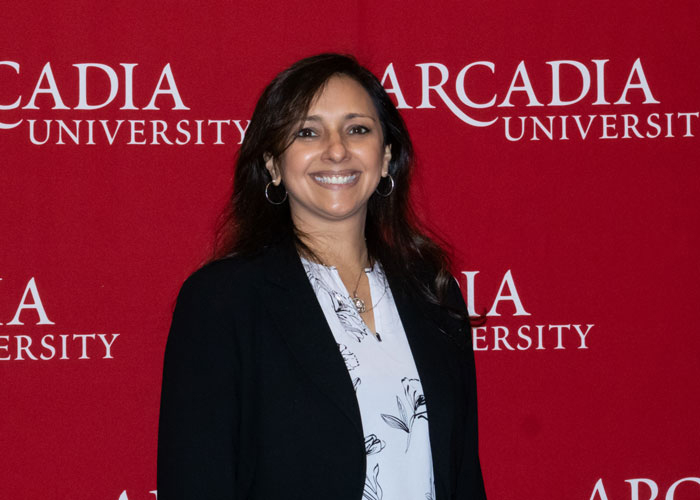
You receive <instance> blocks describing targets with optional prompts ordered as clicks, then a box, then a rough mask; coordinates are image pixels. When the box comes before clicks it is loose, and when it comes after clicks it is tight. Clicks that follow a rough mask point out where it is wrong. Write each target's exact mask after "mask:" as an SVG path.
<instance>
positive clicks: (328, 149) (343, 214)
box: [266, 76, 391, 230]
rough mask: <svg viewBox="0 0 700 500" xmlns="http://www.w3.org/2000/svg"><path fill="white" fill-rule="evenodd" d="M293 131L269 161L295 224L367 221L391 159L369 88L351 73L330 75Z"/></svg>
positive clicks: (306, 226) (319, 225)
mask: <svg viewBox="0 0 700 500" xmlns="http://www.w3.org/2000/svg"><path fill="white" fill-rule="evenodd" d="M294 133H295V138H294V141H293V142H292V144H291V145H290V146H289V147H288V148H287V149H286V150H285V152H284V153H283V154H282V155H281V156H280V157H279V159H278V161H277V162H275V161H274V159H272V158H270V159H268V160H267V162H266V167H267V168H268V170H269V171H270V173H271V175H272V178H273V181H274V183H275V184H279V182H280V180H281V181H282V182H283V183H284V186H285V188H286V189H287V193H288V194H289V206H290V210H291V213H292V217H293V219H294V221H295V223H296V224H297V226H298V227H299V226H301V227H303V228H304V230H309V229H311V230H313V229H314V228H319V229H320V228H323V227H324V226H325V227H327V224H328V223H330V222H335V221H343V220H348V219H352V218H356V220H357V221H364V220H365V219H364V217H365V215H366V211H367V201H368V200H369V197H370V196H371V195H372V193H373V192H374V190H375V189H376V187H377V185H378V183H379V180H380V176H386V175H387V173H388V167H389V160H390V159H391V151H390V148H389V146H386V147H384V145H383V144H384V137H383V134H382V128H381V124H380V122H379V117H378V116H377V112H376V110H375V108H374V104H373V103H372V100H371V98H370V96H369V94H368V93H367V91H365V89H364V88H363V87H362V86H361V85H360V84H359V83H357V82H356V81H355V80H353V79H352V78H349V77H346V76H334V77H331V78H330V79H329V80H328V82H327V84H326V86H325V87H324V89H323V91H322V92H321V93H320V94H319V95H317V97H316V98H315V99H314V100H313V101H312V104H311V107H310V108H309V111H308V113H307V116H306V119H305V120H304V122H303V123H302V124H301V125H300V126H299V128H298V129H295V132H294Z"/></svg>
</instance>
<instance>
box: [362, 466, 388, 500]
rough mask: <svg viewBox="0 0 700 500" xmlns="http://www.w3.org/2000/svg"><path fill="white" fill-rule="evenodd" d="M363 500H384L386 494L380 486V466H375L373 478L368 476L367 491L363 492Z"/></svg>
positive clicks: (366, 481)
mask: <svg viewBox="0 0 700 500" xmlns="http://www.w3.org/2000/svg"><path fill="white" fill-rule="evenodd" d="M362 498H365V499H367V500H382V498H384V492H383V491H382V487H381V486H380V485H379V464H376V465H375V466H374V469H373V470H372V477H369V476H368V477H367V478H366V479H365V490H364V491H363V492H362Z"/></svg>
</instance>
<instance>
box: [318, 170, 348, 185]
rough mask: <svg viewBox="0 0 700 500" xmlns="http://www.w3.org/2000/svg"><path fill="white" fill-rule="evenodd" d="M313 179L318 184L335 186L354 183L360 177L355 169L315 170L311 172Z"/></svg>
mask: <svg viewBox="0 0 700 500" xmlns="http://www.w3.org/2000/svg"><path fill="white" fill-rule="evenodd" d="M311 177H312V178H313V180H315V181H316V182H317V183H318V184H321V185H323V186H327V187H335V186H338V187H340V186H348V185H352V184H355V183H356V182H357V179H358V178H359V177H360V173H359V172H357V171H347V172H317V173H314V174H311Z"/></svg>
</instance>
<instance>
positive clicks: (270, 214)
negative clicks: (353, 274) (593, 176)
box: [212, 53, 469, 321]
mask: <svg viewBox="0 0 700 500" xmlns="http://www.w3.org/2000/svg"><path fill="white" fill-rule="evenodd" d="M335 75H342V76H347V77H350V78H352V79H354V80H355V81H356V82H358V83H359V84H360V85H362V87H363V88H364V89H365V90H366V91H367V93H368V94H369V96H370V98H371V99H372V102H373V104H374V107H375V108H376V110H377V114H378V115H379V121H380V123H381V127H382V132H383V133H384V146H386V145H391V161H390V163H389V173H390V174H391V175H392V176H393V178H394V181H395V188H394V190H393V192H392V193H391V195H390V196H388V197H382V196H379V195H378V194H377V193H376V192H375V193H374V194H372V196H371V197H370V199H369V202H368V207H367V220H366V223H365V237H366V240H367V250H368V253H369V256H370V258H372V259H375V260H378V261H379V262H381V264H382V267H383V268H384V270H385V272H386V274H387V275H388V276H390V277H396V278H398V279H400V280H402V282H404V283H406V284H407V285H408V287H407V288H408V289H409V291H410V292H412V293H415V294H417V295H419V296H421V297H423V298H425V299H427V300H428V301H429V302H431V303H433V304H437V305H441V306H443V307H446V308H447V309H448V310H450V311H451V312H452V313H453V315H455V316H456V317H459V318H460V319H463V320H467V321H468V319H469V318H468V317H466V318H465V315H464V314H463V313H461V312H460V311H459V310H458V309H457V308H456V307H454V304H453V305H452V306H450V305H448V300H447V290H448V286H449V280H452V279H453V278H452V276H451V274H450V267H451V261H450V258H449V255H448V253H447V251H446V250H444V248H448V247H447V246H446V244H445V242H444V241H442V240H440V239H439V238H437V237H436V236H435V235H434V234H432V233H431V234H432V237H429V236H428V232H429V231H428V230H427V229H426V228H425V226H423V225H422V224H421V223H420V222H419V220H418V218H417V217H416V214H415V213H414V211H413V208H412V207H411V204H410V202H409V186H410V180H411V173H412V170H413V166H414V155H413V146H412V144H411V139H410V137H409V134H408V130H407V129H406V125H405V123H404V121H403V118H402V117H401V115H400V114H399V112H398V110H397V109H396V106H394V103H393V102H392V101H391V99H390V98H389V96H388V94H387V93H386V91H385V90H384V87H383V86H382V84H381V82H380V81H379V80H378V79H377V77H376V76H375V75H374V74H372V73H371V72H370V71H369V70H368V69H366V68H364V67H363V66H361V65H360V64H359V63H358V62H357V60H356V59H355V58H354V57H352V56H350V55H343V54H333V53H324V54H319V55H315V56H312V57H308V58H305V59H302V60H300V61H298V62H296V63H294V64H293V65H292V66H290V67H289V68H287V69H285V70H284V71H282V72H281V73H279V74H278V75H277V76H276V77H275V78H274V79H273V80H272V82H271V83H270V84H269V85H268V86H267V87H266V88H265V90H264V91H263V93H262V95H261V96H260V99H259V100H258V103H257V105H256V107H255V111H254V112H253V116H252V118H251V121H250V124H249V126H248V129H247V130H246V133H245V138H244V140H243V143H242V145H241V148H240V150H239V152H238V156H237V159H236V164H235V173H234V181H233V195H232V196H231V199H230V202H229V203H228V206H227V208H226V210H225V211H224V213H223V214H222V217H221V219H220V222H219V227H218V230H217V235H216V239H215V244H214V253H213V256H212V260H216V259H220V258H224V257H228V256H232V255H254V254H256V253H258V252H260V251H261V250H262V249H263V248H264V247H265V246H267V245H270V244H273V243H276V242H279V241H280V240H282V239H285V238H292V239H293V240H294V242H295V243H296V246H297V248H298V250H299V251H300V252H302V254H305V256H310V257H311V258H315V255H314V253H313V252H312V251H311V249H310V248H308V246H307V245H305V244H304V242H303V240H302V238H301V237H302V236H303V235H302V234H300V232H299V230H298V229H297V228H296V227H295V226H294V224H293V222H292V217H291V213H290V209H289V203H288V202H285V203H283V204H281V205H273V204H271V203H269V202H268V201H267V200H266V199H265V196H264V191H265V187H266V185H267V184H268V183H269V182H270V181H271V176H270V174H269V172H268V171H267V169H266V168H265V159H264V157H265V156H266V155H272V156H273V157H274V158H275V159H277V158H279V157H280V156H281V154H282V153H283V152H284V151H285V149H286V148H287V147H289V145H290V144H291V143H292V142H293V141H294V137H295V134H294V132H295V131H296V130H295V129H296V128H297V127H298V126H299V124H300V123H301V122H302V121H303V120H304V118H305V116H306V114H307V112H308V109H309V107H310V105H311V102H312V100H313V98H314V97H315V96H316V95H317V94H318V93H319V92H320V91H322V90H323V87H324V85H325V84H326V83H327V82H328V80H329V79H330V78H331V77H332V76H335ZM386 182H388V181H386V180H382V182H381V184H384V183H386ZM388 188H389V186H388V185H387V186H384V185H382V186H380V190H383V191H386V190H388ZM436 241H439V242H440V244H438V243H436ZM316 260H318V259H316Z"/></svg>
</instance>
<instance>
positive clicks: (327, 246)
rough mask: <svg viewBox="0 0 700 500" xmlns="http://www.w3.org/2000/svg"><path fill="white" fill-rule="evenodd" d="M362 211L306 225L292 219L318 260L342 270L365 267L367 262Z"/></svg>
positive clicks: (297, 219)
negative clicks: (351, 216)
mask: <svg viewBox="0 0 700 500" xmlns="http://www.w3.org/2000/svg"><path fill="white" fill-rule="evenodd" d="M364 215H365V214H362V216H361V217H356V218H350V219H347V220H343V221H329V222H328V223H321V224H319V223H317V222H316V221H314V223H313V224H309V223H307V222H306V221H304V220H300V219H299V218H295V220H294V224H295V225H296V227H297V228H298V229H299V230H300V231H301V232H302V233H303V236H302V237H301V239H302V241H303V242H304V243H305V244H306V245H307V246H308V247H309V248H310V249H311V250H312V251H313V252H314V253H315V254H316V256H317V257H318V258H319V259H321V263H322V264H325V265H328V266H335V267H337V268H343V269H357V268H364V267H365V266H366V265H368V263H369V256H368V253H367V244H366V242H365V218H364Z"/></svg>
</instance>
